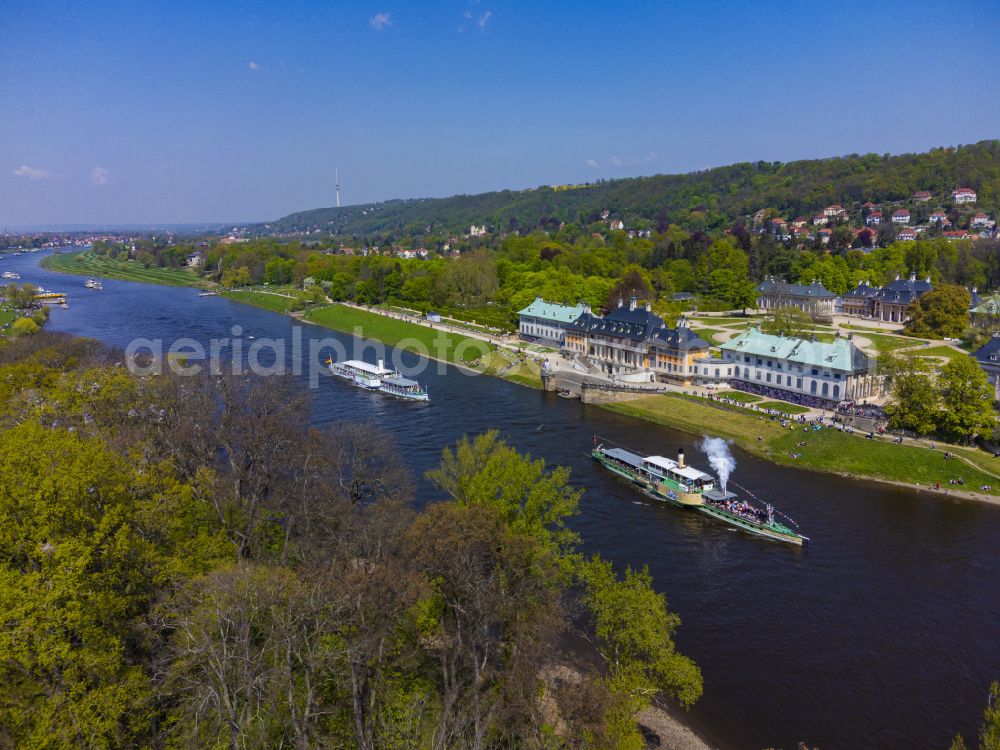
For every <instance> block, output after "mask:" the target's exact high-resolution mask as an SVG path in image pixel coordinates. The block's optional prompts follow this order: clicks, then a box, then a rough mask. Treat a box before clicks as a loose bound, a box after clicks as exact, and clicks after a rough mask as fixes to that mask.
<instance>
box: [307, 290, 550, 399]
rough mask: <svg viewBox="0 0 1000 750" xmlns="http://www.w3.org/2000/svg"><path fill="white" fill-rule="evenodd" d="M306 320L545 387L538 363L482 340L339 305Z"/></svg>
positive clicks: (319, 310) (317, 311)
mask: <svg viewBox="0 0 1000 750" xmlns="http://www.w3.org/2000/svg"><path fill="white" fill-rule="evenodd" d="M303 320H306V321H308V322H310V323H316V324H317V325H321V326H325V327H327V328H332V329H333V330H335V331H342V332H344V333H359V334H360V335H361V336H364V337H365V338H370V339H377V340H379V341H381V342H383V343H385V344H388V345H390V346H395V347H399V348H401V349H408V350H410V351H415V352H417V353H418V354H422V355H424V356H428V357H431V358H433V359H438V360H441V361H444V362H451V363H453V364H458V365H462V366H463V367H467V368H469V369H473V370H478V371H480V372H482V373H484V374H487V375H495V376H498V377H502V378H505V379H507V380H511V381H513V382H515V383H520V384H521V385H528V386H531V387H533V388H540V387H541V380H540V375H539V372H538V366H537V365H536V364H535V363H534V362H532V361H530V360H524V361H522V360H520V359H518V358H516V355H514V354H513V353H512V352H508V351H506V350H502V349H497V347H495V346H494V345H492V344H490V343H489V342H487V341H483V340H481V339H475V338H470V337H468V336H462V335H460V334H456V333H452V332H450V331H442V330H440V329H434V328H430V327H428V326H422V325H416V324H415V323H409V322H407V321H404V320H398V319H396V318H387V317H386V316H384V315H379V314H377V313H371V312H367V311H365V310H358V309H356V308H353V307H347V306H346V305H336V304H335V305H329V306H327V307H320V308H316V309H314V310H309V311H307V312H306V313H305V315H303Z"/></svg>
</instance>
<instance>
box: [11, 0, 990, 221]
mask: <svg viewBox="0 0 1000 750" xmlns="http://www.w3.org/2000/svg"><path fill="white" fill-rule="evenodd" d="M0 34H2V38H3V43H2V44H0V108H2V113H3V114H2V116H0V227H3V226H12V225H24V224H43V223H44V224H53V223H74V222H87V223H131V222H135V223H146V222H199V221H234V222H235V221H250V220H266V219H271V218H277V217H279V216H281V215H284V214H286V213H288V212H291V211H296V210H301V209H307V208H314V207H319V206H328V205H333V202H334V179H333V173H334V167H335V166H336V167H339V169H340V175H341V190H342V195H343V200H344V203H345V204H347V203H360V202H367V201H373V200H379V199H385V198H394V197H421V196H443V195H452V194H455V193H475V192H481V191H485V190H494V189H500V188H506V187H509V188H523V187H532V186H537V185H541V184H563V183H570V182H585V181H589V180H595V179H599V178H614V177H624V176H632V175H641V174H655V173H662V172H681V171H690V170H694V169H700V168H704V167H708V166H717V165H721V164H728V163H732V162H734V161H751V160H757V159H767V160H772V159H775V160H783V161H788V160H792V159H799V158H811V157H821V156H833V155H840V154H847V153H854V152H857V153H863V152H877V153H887V152H891V153H900V152H906V151H922V150H926V149H928V148H930V147H933V146H939V145H954V144H959V143H972V142H975V141H978V140H982V139H984V138H997V137H1000V74H998V71H1000V0H988V1H984V0H969V1H968V2H966V3H963V4H960V5H958V6H947V5H941V4H940V3H930V2H918V1H911V2H893V3H889V2H877V1H873V2H865V3H849V2H844V3H834V4H830V3H826V4H823V3H815V2H808V1H807V0H802V1H801V2H784V1H779V0H775V1H774V2H754V3H750V2H746V3H743V2H698V3H690V4H687V3H683V4H682V3H669V2H649V3H641V2H606V3H598V2H583V1H582V0H581V1H579V2H548V3H544V4H541V3H539V4H529V3H525V2H505V1H495V0H456V1H455V2H448V1H444V2H436V3H402V2H393V1H391V0H378V1H377V2H332V1H327V2H281V3H278V2H254V1H253V0H219V1H217V2H212V1H211V0H202V1H193V2H189V1H185V0H177V1H176V2H169V3H168V2H163V3H152V2H141V1H138V0H135V1H132V2H124V1H123V2H102V1H101V0H93V1H92V2H79V0H67V1H65V2H48V1H47V0H31V1H25V0H6V2H4V4H3V11H2V14H0Z"/></svg>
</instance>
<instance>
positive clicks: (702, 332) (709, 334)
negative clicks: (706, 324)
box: [691, 328, 729, 344]
mask: <svg viewBox="0 0 1000 750" xmlns="http://www.w3.org/2000/svg"><path fill="white" fill-rule="evenodd" d="M691 330H692V331H694V332H695V333H697V334H698V335H699V336H701V337H702V338H703V339H705V341H707V342H708V343H710V344H722V343H724V342H725V341H726V340H728V336H727V338H726V339H723V338H722V334H724V333H725V334H728V333H729V331H720V330H719V329H717V328H692V329H691Z"/></svg>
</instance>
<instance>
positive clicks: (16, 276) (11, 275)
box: [0, 271, 21, 280]
mask: <svg viewBox="0 0 1000 750" xmlns="http://www.w3.org/2000/svg"><path fill="white" fill-rule="evenodd" d="M0 276H2V277H3V278H5V279H12V280H16V279H19V278H21V274H19V273H17V272H16V271H4V272H3V273H2V274H0Z"/></svg>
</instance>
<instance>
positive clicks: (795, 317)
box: [760, 305, 813, 338]
mask: <svg viewBox="0 0 1000 750" xmlns="http://www.w3.org/2000/svg"><path fill="white" fill-rule="evenodd" d="M812 327H813V319H812V316H810V315H809V313H807V312H806V311H805V310H801V309H799V308H798V307H794V306H792V305H783V306H782V307H776V308H774V310H773V311H772V312H771V314H770V315H768V316H767V317H766V318H765V319H764V322H763V323H761V326H760V329H761V330H762V331H763V332H764V333H770V334H772V335H774V336H791V337H793V338H802V337H804V336H805V335H806V331H808V330H809V329H810V328H812Z"/></svg>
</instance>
